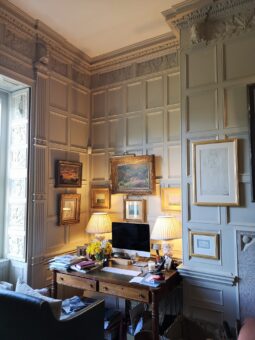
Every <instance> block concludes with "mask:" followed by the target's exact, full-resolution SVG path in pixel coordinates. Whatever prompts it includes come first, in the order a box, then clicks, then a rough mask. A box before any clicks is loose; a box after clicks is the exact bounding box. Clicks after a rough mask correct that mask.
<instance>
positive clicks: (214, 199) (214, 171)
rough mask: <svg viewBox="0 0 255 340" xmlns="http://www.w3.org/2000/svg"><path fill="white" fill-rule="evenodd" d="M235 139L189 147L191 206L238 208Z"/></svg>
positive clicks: (201, 143) (201, 142)
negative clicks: (190, 153)
mask: <svg viewBox="0 0 255 340" xmlns="http://www.w3.org/2000/svg"><path fill="white" fill-rule="evenodd" d="M237 158H238V157H237V139H236V138H231V139H224V140H216V141H215V140H209V141H200V142H194V143H192V159H193V204H195V205H206V206H237V205H239V186H238V159H237Z"/></svg>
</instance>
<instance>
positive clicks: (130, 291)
mask: <svg viewBox="0 0 255 340" xmlns="http://www.w3.org/2000/svg"><path fill="white" fill-rule="evenodd" d="M122 268H124V267H122ZM124 269H132V270H137V267H132V266H125V268H124ZM131 278H132V277H131V276H127V275H120V274H115V273H109V272H104V271H101V270H100V269H95V270H92V271H90V272H89V273H86V274H85V273H84V274H83V273H79V272H75V271H72V272H66V271H57V270H54V271H53V280H52V293H53V296H54V297H57V286H58V284H61V285H66V286H69V287H74V288H79V289H82V290H88V291H93V292H100V293H104V294H108V295H113V296H118V297H121V298H124V299H128V300H135V301H139V302H143V303H148V304H151V309H152V333H153V339H154V340H158V339H159V301H160V299H161V298H162V297H163V296H164V295H165V294H167V292H169V291H170V290H172V289H173V288H175V287H176V286H177V284H178V282H179V277H178V273H177V272H176V271H174V270H173V271H170V272H167V273H166V282H165V283H162V284H161V285H160V286H159V287H158V288H152V287H149V286H144V285H140V284H134V283H129V281H130V280H131Z"/></svg>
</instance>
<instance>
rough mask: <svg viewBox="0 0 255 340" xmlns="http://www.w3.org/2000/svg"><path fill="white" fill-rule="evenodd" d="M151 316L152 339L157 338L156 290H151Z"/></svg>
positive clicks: (157, 310) (157, 311)
mask: <svg viewBox="0 0 255 340" xmlns="http://www.w3.org/2000/svg"><path fill="white" fill-rule="evenodd" d="M151 312H152V313H151V314H152V315H151V316H152V337H153V340H158V339H159V300H158V296H157V292H156V291H153V292H152V304H151Z"/></svg>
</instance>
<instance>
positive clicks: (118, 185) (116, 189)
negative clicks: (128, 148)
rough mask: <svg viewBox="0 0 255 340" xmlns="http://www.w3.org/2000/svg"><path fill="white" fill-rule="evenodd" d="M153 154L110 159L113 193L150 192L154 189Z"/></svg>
mask: <svg viewBox="0 0 255 340" xmlns="http://www.w3.org/2000/svg"><path fill="white" fill-rule="evenodd" d="M154 169H155V164H154V156H153V155H150V156H122V157H116V158H112V159H111V179H112V192H113V193H129V194H138V195H139V194H141V195H144V194H152V193H153V192H154V189H155V170H154Z"/></svg>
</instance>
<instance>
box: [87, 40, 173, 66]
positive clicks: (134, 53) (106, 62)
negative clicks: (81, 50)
mask: <svg viewBox="0 0 255 340" xmlns="http://www.w3.org/2000/svg"><path fill="white" fill-rule="evenodd" d="M178 47H179V42H178V40H177V39H176V37H175V36H174V35H172V34H171V35H170V34H168V35H165V36H164V37H162V38H158V39H154V41H153V42H152V43H151V44H150V45H149V46H148V45H145V43H140V44H137V45H136V47H135V48H133V49H132V47H131V46H129V47H128V48H125V49H123V50H122V51H120V52H118V51H115V52H112V53H108V54H107V56H106V57H103V56H102V57H99V58H95V59H94V60H93V59H92V61H91V66H90V70H91V71H92V72H93V71H96V72H98V71H101V72H102V71H105V70H107V71H110V70H114V69H116V68H118V67H119V65H120V64H121V65H122V67H125V66H128V65H129V64H131V63H132V62H134V60H135V61H139V62H142V61H146V60H149V59H152V58H156V57H159V56H163V55H166V54H167V53H171V52H173V50H176V49H178Z"/></svg>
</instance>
